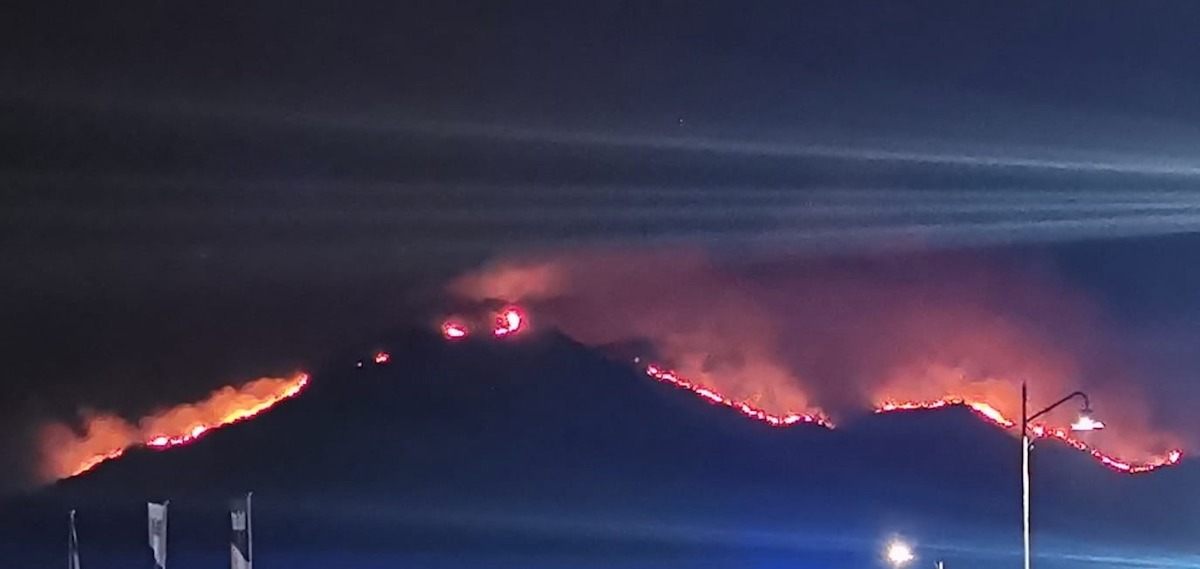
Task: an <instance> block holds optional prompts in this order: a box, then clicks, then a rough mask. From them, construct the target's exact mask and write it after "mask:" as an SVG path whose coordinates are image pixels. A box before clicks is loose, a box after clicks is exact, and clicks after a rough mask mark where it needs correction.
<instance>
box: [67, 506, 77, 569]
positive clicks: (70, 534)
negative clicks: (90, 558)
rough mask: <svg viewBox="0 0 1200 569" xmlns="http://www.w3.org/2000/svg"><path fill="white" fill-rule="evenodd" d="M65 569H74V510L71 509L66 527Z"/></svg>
mask: <svg viewBox="0 0 1200 569" xmlns="http://www.w3.org/2000/svg"><path fill="white" fill-rule="evenodd" d="M67 569H75V510H71V525H70V527H69V528H67Z"/></svg>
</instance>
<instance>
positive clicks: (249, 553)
mask: <svg viewBox="0 0 1200 569" xmlns="http://www.w3.org/2000/svg"><path fill="white" fill-rule="evenodd" d="M253 496H254V492H246V561H249V562H250V563H249V565H250V567H254V516H253V515H251V509H252V507H251V506H250V498H252V497H253Z"/></svg>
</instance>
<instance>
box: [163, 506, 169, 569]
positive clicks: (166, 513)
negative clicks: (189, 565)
mask: <svg viewBox="0 0 1200 569" xmlns="http://www.w3.org/2000/svg"><path fill="white" fill-rule="evenodd" d="M169 505H170V501H169V499H168V501H166V502H163V503H162V569H167V527H168V526H167V516H168V515H169V514H170V511H169V510H168V507H169Z"/></svg>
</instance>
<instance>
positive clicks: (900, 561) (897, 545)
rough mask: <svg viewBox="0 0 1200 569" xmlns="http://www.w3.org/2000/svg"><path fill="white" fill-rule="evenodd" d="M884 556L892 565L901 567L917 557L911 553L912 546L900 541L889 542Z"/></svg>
mask: <svg viewBox="0 0 1200 569" xmlns="http://www.w3.org/2000/svg"><path fill="white" fill-rule="evenodd" d="M885 556H886V557H887V561H888V563H890V564H891V565H892V567H903V566H904V565H907V564H908V563H910V562H912V560H914V559H916V558H917V556H916V555H913V550H912V547H911V546H909V545H908V544H907V543H904V542H902V541H893V542H891V543H889V544H888V546H887V551H886V552H885Z"/></svg>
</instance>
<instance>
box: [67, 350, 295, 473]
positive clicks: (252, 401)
mask: <svg viewBox="0 0 1200 569" xmlns="http://www.w3.org/2000/svg"><path fill="white" fill-rule="evenodd" d="M308 382H309V376H308V374H304V373H301V374H298V375H296V376H295V377H292V378H287V379H273V378H263V379H259V380H256V381H252V382H250V383H248V384H246V385H244V386H242V387H240V388H233V387H226V388H224V389H221V390H218V391H216V392H214V393H213V394H212V395H210V396H209V397H208V399H206V400H204V401H201V402H198V403H191V404H183V405H178V406H175V407H173V408H171V409H168V410H166V411H163V412H161V413H158V414H156V415H154V416H151V417H147V418H145V419H142V420H141V421H140V422H139V423H138V425H136V426H135V425H132V424H130V423H128V422H126V421H124V420H123V419H121V418H119V417H115V416H112V415H99V416H94V417H90V418H88V420H87V425H86V432H85V434H84V435H83V436H79V435H76V434H75V433H73V432H72V431H71V430H70V429H68V428H66V427H64V426H62V425H53V426H51V427H48V428H47V431H46V432H45V433H43V436H44V442H43V444H44V447H43V448H44V449H45V453H46V456H47V458H48V462H47V464H46V465H45V470H46V476H47V477H48V478H53V479H58V478H69V477H71V476H77V475H79V474H83V473H84V472H87V471H89V470H91V469H93V468H95V467H96V466H97V465H99V464H101V463H103V462H105V461H108V460H111V459H114V458H117V457H119V456H121V455H123V454H125V451H126V450H128V449H129V448H132V447H136V446H145V447H148V448H152V449H156V450H163V449H168V448H173V447H177V446H181V445H186V444H188V443H191V442H194V441H196V440H197V439H199V438H201V437H203V436H204V435H206V434H208V433H210V432H212V431H213V430H216V429H219V428H221V427H224V426H226V425H229V424H232V423H237V422H240V421H244V420H246V419H249V418H251V417H254V416H256V415H258V414H260V413H262V412H264V411H266V410H267V409H270V408H271V407H273V406H275V404H277V403H279V402H280V401H283V400H285V399H290V398H292V397H295V396H296V395H298V394H299V393H300V392H301V391H303V390H304V388H305V387H306V386H307V385H308Z"/></svg>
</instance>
